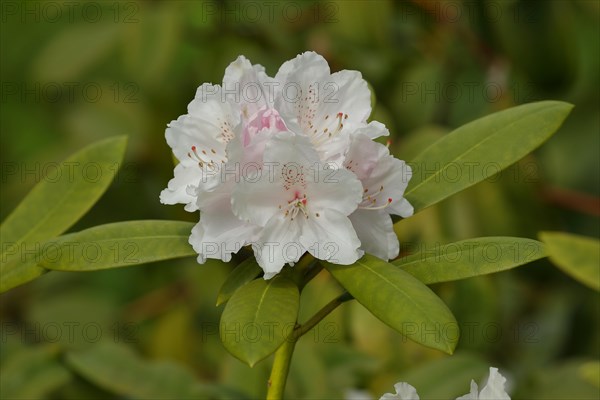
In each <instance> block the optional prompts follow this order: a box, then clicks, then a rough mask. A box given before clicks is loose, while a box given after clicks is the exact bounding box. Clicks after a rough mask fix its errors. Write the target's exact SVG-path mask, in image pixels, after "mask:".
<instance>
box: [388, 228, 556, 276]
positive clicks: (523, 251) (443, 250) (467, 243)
mask: <svg viewBox="0 0 600 400" xmlns="http://www.w3.org/2000/svg"><path fill="white" fill-rule="evenodd" d="M543 257H546V253H545V251H544V245H543V244H542V243H540V242H538V241H537V240H532V239H525V238H517V237H482V238H476V239H468V240H463V241H460V242H455V243H450V244H446V245H443V246H439V245H438V246H435V247H433V248H432V249H430V250H426V251H423V252H420V253H416V254H411V255H409V256H407V257H403V258H400V259H398V260H396V261H393V262H392V264H394V265H397V266H399V267H400V268H402V269H403V270H404V271H406V272H408V273H409V274H411V275H412V276H414V277H415V278H417V279H418V280H420V281H421V282H423V283H425V284H431V283H437V282H448V281H455V280H458V279H465V278H470V277H473V276H479V275H485V274H492V273H494V272H500V271H504V270H507V269H510V268H514V267H518V266H519V265H523V264H527V263H529V262H531V261H534V260H538V259H540V258H543Z"/></svg>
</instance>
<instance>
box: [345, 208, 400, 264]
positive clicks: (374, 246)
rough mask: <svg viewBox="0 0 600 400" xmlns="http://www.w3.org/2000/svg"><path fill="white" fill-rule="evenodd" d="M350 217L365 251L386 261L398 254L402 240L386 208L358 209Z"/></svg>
mask: <svg viewBox="0 0 600 400" xmlns="http://www.w3.org/2000/svg"><path fill="white" fill-rule="evenodd" d="M349 218H350V221H351V222H352V226H354V229H355V230H356V234H357V235H358V238H359V239H360V243H361V249H362V250H364V251H365V253H368V254H372V255H374V256H375V257H379V258H381V259H382V260H386V261H387V260H391V259H394V258H396V257H397V256H398V253H399V252H400V242H399V241H398V237H397V236H396V233H395V232H394V224H393V223H392V218H391V217H390V216H389V214H387V213H386V212H384V210H375V211H371V210H356V211H354V212H353V213H352V214H351V215H350V217H349Z"/></svg>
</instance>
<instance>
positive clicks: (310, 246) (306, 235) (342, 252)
mask: <svg viewBox="0 0 600 400" xmlns="http://www.w3.org/2000/svg"><path fill="white" fill-rule="evenodd" d="M299 223H300V226H301V228H300V229H301V236H300V243H302V245H303V246H304V247H305V248H306V249H307V250H308V252H309V253H310V254H312V255H313V256H314V257H315V258H318V259H320V260H326V261H329V262H331V263H334V264H342V265H349V264H352V263H354V262H356V260H358V259H359V258H360V257H362V255H363V254H364V253H363V252H362V251H361V250H359V247H360V240H359V239H358V237H357V236H356V232H355V231H354V228H353V227H352V223H351V222H350V220H349V219H348V217H347V216H345V215H344V214H342V213H340V212H338V211H336V210H332V209H328V210H322V211H320V212H319V214H318V216H317V215H314V216H313V215H310V216H309V217H308V218H300V220H299Z"/></svg>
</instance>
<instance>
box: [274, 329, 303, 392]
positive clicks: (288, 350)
mask: <svg viewBox="0 0 600 400" xmlns="http://www.w3.org/2000/svg"><path fill="white" fill-rule="evenodd" d="M296 340H297V337H296V336H295V335H294V334H292V336H291V337H290V338H288V339H287V340H286V341H285V342H283V344H282V345H281V347H280V348H279V349H277V351H276V352H275V360H274V361H273V369H271V376H270V377H269V384H268V385H269V389H268V390H267V399H268V400H279V399H283V391H284V389H285V382H286V381H287V376H288V373H289V371H290V363H291V361H292V354H293V353H294V347H295V346H296Z"/></svg>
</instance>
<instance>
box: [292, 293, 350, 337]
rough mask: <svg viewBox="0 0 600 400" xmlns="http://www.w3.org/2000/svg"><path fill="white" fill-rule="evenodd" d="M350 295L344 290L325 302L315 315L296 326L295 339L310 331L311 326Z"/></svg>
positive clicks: (348, 298)
mask: <svg viewBox="0 0 600 400" xmlns="http://www.w3.org/2000/svg"><path fill="white" fill-rule="evenodd" d="M352 298H353V297H352V295H350V293H348V292H344V293H342V294H341V295H339V296H338V297H336V298H335V299H333V300H331V301H330V302H329V303H327V304H326V305H325V306H324V307H323V308H321V309H320V310H319V311H317V313H316V314H315V315H313V316H312V317H311V318H310V319H309V320H308V321H306V322H305V323H303V324H302V325H300V326H298V327H297V328H296V329H295V330H294V333H295V334H296V340H297V339H298V338H300V337H301V336H303V335H304V334H306V333H308V332H310V330H311V329H312V328H314V327H315V326H316V325H317V324H318V323H319V322H321V321H322V320H323V318H325V317H326V316H328V315H329V313H331V312H332V311H333V310H335V309H336V308H337V307H338V306H339V305H340V304H342V303H344V302H346V301H348V300H352Z"/></svg>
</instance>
